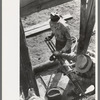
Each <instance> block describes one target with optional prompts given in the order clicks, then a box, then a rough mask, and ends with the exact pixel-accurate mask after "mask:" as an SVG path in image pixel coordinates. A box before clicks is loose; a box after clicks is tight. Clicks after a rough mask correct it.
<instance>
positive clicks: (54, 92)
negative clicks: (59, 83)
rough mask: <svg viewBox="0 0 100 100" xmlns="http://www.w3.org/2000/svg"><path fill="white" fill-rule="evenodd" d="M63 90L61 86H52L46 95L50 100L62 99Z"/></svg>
mask: <svg viewBox="0 0 100 100" xmlns="http://www.w3.org/2000/svg"><path fill="white" fill-rule="evenodd" d="M63 91H64V90H63V89H62V88H59V87H56V88H51V89H49V90H48V91H47V93H46V97H47V98H48V100H61V98H62V94H63Z"/></svg>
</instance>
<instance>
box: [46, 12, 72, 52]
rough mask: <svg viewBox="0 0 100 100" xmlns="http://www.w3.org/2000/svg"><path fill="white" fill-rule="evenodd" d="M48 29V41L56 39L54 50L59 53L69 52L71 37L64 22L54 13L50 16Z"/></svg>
mask: <svg viewBox="0 0 100 100" xmlns="http://www.w3.org/2000/svg"><path fill="white" fill-rule="evenodd" d="M50 19H51V20H50V23H49V24H50V27H51V30H52V34H51V36H48V39H49V40H50V39H52V38H53V36H55V38H56V50H57V51H60V52H66V53H70V52H71V44H72V43H71V36H70V31H69V27H68V25H67V24H66V23H65V21H64V20H63V19H62V18H61V17H60V16H59V15H58V14H56V13H51V14H50Z"/></svg>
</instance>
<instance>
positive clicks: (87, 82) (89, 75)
mask: <svg viewBox="0 0 100 100" xmlns="http://www.w3.org/2000/svg"><path fill="white" fill-rule="evenodd" d="M54 55H55V56H61V57H63V58H66V59H67V60H73V62H75V66H74V67H73V72H72V74H71V78H72V80H73V81H74V80H77V81H78V83H79V84H80V86H81V89H82V90H83V92H84V93H85V92H86V89H87V88H88V87H89V86H91V85H93V86H94V87H95V64H94V63H93V61H92V60H91V58H90V57H89V56H87V55H84V54H81V55H76V54H75V53H70V54H64V53H59V52H55V53H54ZM64 66H66V67H67V65H64ZM93 92H95V91H93ZM80 94H81V91H80V90H79V89H77V88H76V87H75V86H74V85H73V83H72V81H71V80H69V82H68V85H67V87H66V89H65V91H64V93H63V96H62V100H74V99H75V98H77V97H79V95H80ZM76 100H78V99H76Z"/></svg>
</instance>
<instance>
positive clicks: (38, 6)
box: [20, 0, 72, 17]
mask: <svg viewBox="0 0 100 100" xmlns="http://www.w3.org/2000/svg"><path fill="white" fill-rule="evenodd" d="M69 1H72V0H34V2H31V3H30V4H28V5H26V6H24V7H21V10H20V15H21V17H24V16H28V15H30V14H32V13H35V12H38V11H41V10H43V9H47V8H50V7H54V6H57V5H60V4H62V3H66V2H69Z"/></svg>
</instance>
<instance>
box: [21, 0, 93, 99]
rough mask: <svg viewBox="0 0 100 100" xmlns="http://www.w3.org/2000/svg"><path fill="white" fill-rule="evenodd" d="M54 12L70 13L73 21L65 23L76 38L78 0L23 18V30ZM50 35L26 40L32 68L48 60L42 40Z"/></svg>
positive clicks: (48, 51) (78, 24)
mask: <svg viewBox="0 0 100 100" xmlns="http://www.w3.org/2000/svg"><path fill="white" fill-rule="evenodd" d="M55 11H58V13H59V14H61V15H66V14H67V13H70V14H71V15H72V16H73V19H71V20H69V21H67V23H68V24H69V25H70V32H71V36H76V37H77V38H78V37H79V27H80V0H72V1H70V2H67V3H64V4H61V5H59V6H56V7H52V8H49V9H46V10H42V11H40V12H36V13H33V14H31V15H29V16H26V17H23V18H22V22H23V26H24V28H26V27H30V26H32V25H35V24H38V23H41V22H45V21H47V20H48V19H49V15H50V13H51V12H55ZM50 33H51V31H46V32H42V33H41V34H40V35H37V36H35V37H30V38H26V41H27V46H28V48H29V55H30V59H31V63H32V66H33V67H34V65H37V64H39V63H43V62H45V61H47V60H49V57H50V55H51V52H50V50H49V48H48V47H47V45H46V44H45V42H44V39H45V37H46V36H48V35H49V34H50ZM89 49H91V50H93V51H95V36H92V37H91V40H90V45H89ZM45 80H46V79H45ZM84 100H85V99H84Z"/></svg>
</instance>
